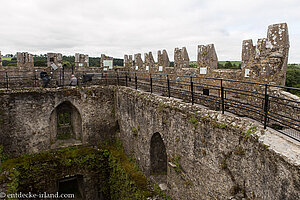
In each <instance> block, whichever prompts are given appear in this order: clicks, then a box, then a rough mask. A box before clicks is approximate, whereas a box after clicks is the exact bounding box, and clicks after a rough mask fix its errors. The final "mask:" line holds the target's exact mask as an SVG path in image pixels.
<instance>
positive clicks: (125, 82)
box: [125, 74, 128, 87]
mask: <svg viewBox="0 0 300 200" xmlns="http://www.w3.org/2000/svg"><path fill="white" fill-rule="evenodd" d="M125 85H126V87H128V83H127V74H126V75H125Z"/></svg>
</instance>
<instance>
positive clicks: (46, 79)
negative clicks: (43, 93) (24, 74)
mask: <svg viewBox="0 0 300 200" xmlns="http://www.w3.org/2000/svg"><path fill="white" fill-rule="evenodd" d="M40 77H41V79H42V81H43V88H45V87H47V85H48V83H49V82H50V79H51V78H50V76H49V75H48V74H47V72H46V69H44V70H43V71H41V73H40Z"/></svg>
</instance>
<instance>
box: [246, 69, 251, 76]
mask: <svg viewBox="0 0 300 200" xmlns="http://www.w3.org/2000/svg"><path fill="white" fill-rule="evenodd" d="M249 76H250V69H245V77H246V78H248V77H249Z"/></svg>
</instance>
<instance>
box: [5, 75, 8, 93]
mask: <svg viewBox="0 0 300 200" xmlns="http://www.w3.org/2000/svg"><path fill="white" fill-rule="evenodd" d="M5 77H6V89H8V75H7V72H5Z"/></svg>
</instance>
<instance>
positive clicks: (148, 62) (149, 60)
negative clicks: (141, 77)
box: [144, 52, 155, 72]
mask: <svg viewBox="0 0 300 200" xmlns="http://www.w3.org/2000/svg"><path fill="white" fill-rule="evenodd" d="M144 56H145V66H146V71H148V72H149V71H150V69H152V68H153V67H154V66H155V61H154V58H153V55H152V52H149V53H145V54H144Z"/></svg>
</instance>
